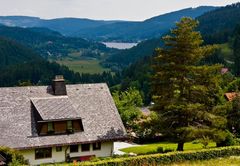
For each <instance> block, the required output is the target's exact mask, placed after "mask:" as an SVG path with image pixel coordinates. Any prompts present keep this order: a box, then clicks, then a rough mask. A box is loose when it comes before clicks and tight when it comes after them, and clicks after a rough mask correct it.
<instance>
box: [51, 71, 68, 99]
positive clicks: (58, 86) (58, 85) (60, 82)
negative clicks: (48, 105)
mask: <svg viewBox="0 0 240 166" xmlns="http://www.w3.org/2000/svg"><path fill="white" fill-rule="evenodd" d="M52 89H53V93H54V95H59V96H60V95H67V89H66V84H65V81H64V78H63V76H62V75H56V76H55V79H53V81H52Z"/></svg>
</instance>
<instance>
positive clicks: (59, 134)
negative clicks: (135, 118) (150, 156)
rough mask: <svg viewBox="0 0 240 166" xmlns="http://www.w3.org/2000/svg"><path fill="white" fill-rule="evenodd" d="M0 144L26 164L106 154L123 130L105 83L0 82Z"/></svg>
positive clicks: (56, 80)
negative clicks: (13, 84) (14, 151)
mask: <svg viewBox="0 0 240 166" xmlns="http://www.w3.org/2000/svg"><path fill="white" fill-rule="evenodd" d="M0 115H1V116H0V146H7V147H10V148H13V149H17V150H19V151H20V153H22V154H23V156H24V157H25V159H27V160H28V161H29V163H30V164H31V165H38V164H43V163H56V162H65V161H70V160H79V161H83V160H88V159H89V158H91V157H93V156H96V157H105V156H111V155H112V152H113V142H114V141H117V140H125V139H126V138H127V137H126V135H127V134H126V131H125V128H124V126H123V123H122V120H121V118H120V116H119V113H118V111H117V108H116V106H115V104H114V101H113V99H112V96H111V94H110V92H109V89H108V87H107V85H106V84H104V83H100V84H76V85H65V81H64V79H63V77H62V76H56V78H55V79H54V80H53V83H52V85H51V86H31V87H9V88H0Z"/></svg>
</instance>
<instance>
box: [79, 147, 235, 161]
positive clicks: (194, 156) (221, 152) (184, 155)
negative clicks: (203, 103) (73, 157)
mask: <svg viewBox="0 0 240 166" xmlns="http://www.w3.org/2000/svg"><path fill="white" fill-rule="evenodd" d="M238 155H240V146H233V147H223V148H212V149H204V150H198V151H186V152H171V153H167V154H153V155H142V156H136V157H127V158H126V157H125V158H115V159H110V160H102V161H97V162H83V163H79V165H80V166H87V165H88V166H157V165H165V164H171V163H175V162H183V161H187V160H188V161H196V160H209V159H215V158H219V157H229V156H238Z"/></svg>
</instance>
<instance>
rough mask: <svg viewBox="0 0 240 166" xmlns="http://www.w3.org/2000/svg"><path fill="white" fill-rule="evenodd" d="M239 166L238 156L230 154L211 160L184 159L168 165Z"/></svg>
mask: <svg viewBox="0 0 240 166" xmlns="http://www.w3.org/2000/svg"><path fill="white" fill-rule="evenodd" d="M221 165H224V166H239V165H240V157H239V156H232V157H228V158H217V159H211V160H203V161H185V162H182V163H174V164H170V165H169V166H221Z"/></svg>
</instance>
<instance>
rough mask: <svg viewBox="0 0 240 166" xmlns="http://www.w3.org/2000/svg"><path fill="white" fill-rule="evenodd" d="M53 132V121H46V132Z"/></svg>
mask: <svg viewBox="0 0 240 166" xmlns="http://www.w3.org/2000/svg"><path fill="white" fill-rule="evenodd" d="M52 133H54V127H53V122H48V134H52Z"/></svg>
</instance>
